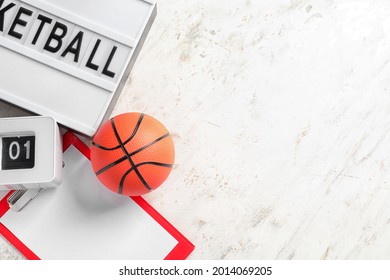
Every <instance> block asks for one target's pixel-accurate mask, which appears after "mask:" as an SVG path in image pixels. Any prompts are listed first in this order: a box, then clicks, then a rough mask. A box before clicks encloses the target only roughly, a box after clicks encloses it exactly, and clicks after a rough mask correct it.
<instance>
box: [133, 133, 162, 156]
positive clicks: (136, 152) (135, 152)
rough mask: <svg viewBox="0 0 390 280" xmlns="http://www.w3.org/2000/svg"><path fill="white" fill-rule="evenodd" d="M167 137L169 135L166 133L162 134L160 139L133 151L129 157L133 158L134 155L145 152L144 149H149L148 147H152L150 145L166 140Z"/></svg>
mask: <svg viewBox="0 0 390 280" xmlns="http://www.w3.org/2000/svg"><path fill="white" fill-rule="evenodd" d="M168 136H169V133H167V134H164V135H163V136H161V137H159V138H157V139H156V140H154V141H152V142H150V143H149V144H147V145H145V146H143V147H142V148H139V149H138V150H136V151H134V152H132V153H130V156H134V155H135V154H138V153H139V152H142V151H143V150H145V149H147V148H149V147H150V146H152V145H154V144H156V143H157V142H159V141H161V140H163V139H164V138H167V137H168Z"/></svg>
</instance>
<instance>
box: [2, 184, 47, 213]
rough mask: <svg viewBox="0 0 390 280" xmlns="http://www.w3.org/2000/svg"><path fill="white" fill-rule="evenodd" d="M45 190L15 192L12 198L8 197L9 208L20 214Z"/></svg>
mask: <svg viewBox="0 0 390 280" xmlns="http://www.w3.org/2000/svg"><path fill="white" fill-rule="evenodd" d="M41 190H43V188H38V189H23V190H16V191H14V192H13V193H12V194H11V195H10V197H8V199H7V202H8V204H9V207H10V208H11V209H12V210H14V211H16V212H19V211H20V210H22V209H23V207H24V206H26V205H27V203H29V202H30V201H31V200H32V199H33V198H34V197H35V196H36V195H37V194H38V193H39V192H40V191H41Z"/></svg>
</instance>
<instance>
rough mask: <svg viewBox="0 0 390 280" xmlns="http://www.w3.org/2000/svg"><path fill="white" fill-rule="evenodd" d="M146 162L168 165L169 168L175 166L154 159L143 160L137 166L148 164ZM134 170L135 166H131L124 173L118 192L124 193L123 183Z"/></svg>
mask: <svg viewBox="0 0 390 280" xmlns="http://www.w3.org/2000/svg"><path fill="white" fill-rule="evenodd" d="M146 164H151V165H157V166H163V167H168V168H172V167H173V164H169V163H161V162H154V161H148V162H142V163H139V164H137V165H136V166H135V167H140V166H141V165H146ZM133 170H134V167H132V168H130V169H129V170H127V171H126V172H125V174H123V176H122V178H121V181H120V183H119V188H118V193H119V194H122V192H123V184H124V182H125V180H126V177H127V175H129V174H130V173H131V171H133Z"/></svg>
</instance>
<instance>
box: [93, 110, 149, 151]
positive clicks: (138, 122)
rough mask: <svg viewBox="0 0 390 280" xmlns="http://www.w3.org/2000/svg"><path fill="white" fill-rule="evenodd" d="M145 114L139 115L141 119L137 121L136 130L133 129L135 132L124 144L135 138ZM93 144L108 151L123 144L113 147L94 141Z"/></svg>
mask: <svg viewBox="0 0 390 280" xmlns="http://www.w3.org/2000/svg"><path fill="white" fill-rule="evenodd" d="M144 116H145V114H141V115H140V116H139V119H138V121H137V124H136V126H135V128H134V130H133V133H132V134H131V135H130V137H129V138H127V140H126V141H125V142H123V145H126V144H127V143H129V142H130V141H131V140H132V139H133V138H134V136H135V135H136V134H137V131H138V129H139V127H140V126H141V123H142V120H143V119H144ZM92 145H94V146H95V147H97V148H99V149H102V150H106V151H112V150H116V149H119V148H120V147H121V145H118V146H116V147H113V148H108V147H104V146H102V145H99V144H97V143H95V142H92Z"/></svg>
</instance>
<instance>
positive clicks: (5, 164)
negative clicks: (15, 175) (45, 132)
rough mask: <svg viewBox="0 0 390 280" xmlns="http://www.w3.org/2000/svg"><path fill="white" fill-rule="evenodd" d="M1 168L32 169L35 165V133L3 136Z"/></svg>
mask: <svg viewBox="0 0 390 280" xmlns="http://www.w3.org/2000/svg"><path fill="white" fill-rule="evenodd" d="M1 141H2V160H1V169H3V170H9V169H30V168H33V167H34V165H35V135H34V136H18V137H2V138H1Z"/></svg>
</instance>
